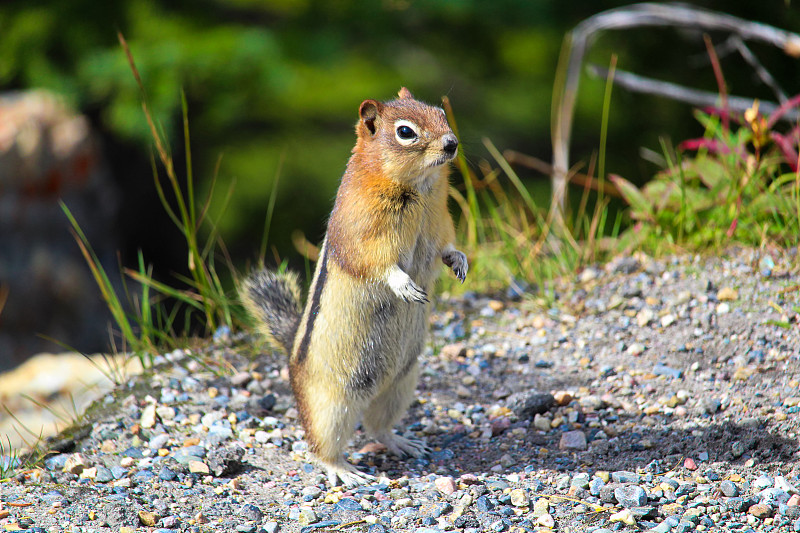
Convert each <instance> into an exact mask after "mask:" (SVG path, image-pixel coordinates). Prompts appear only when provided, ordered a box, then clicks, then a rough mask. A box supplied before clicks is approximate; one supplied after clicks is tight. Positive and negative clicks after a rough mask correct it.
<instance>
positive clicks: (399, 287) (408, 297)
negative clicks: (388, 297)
mask: <svg viewBox="0 0 800 533" xmlns="http://www.w3.org/2000/svg"><path fill="white" fill-rule="evenodd" d="M387 281H388V283H389V287H390V288H391V289H392V292H394V293H395V295H396V296H397V297H398V298H400V299H401V300H403V301H404V302H415V303H420V304H421V303H428V301H429V300H428V295H427V293H426V292H425V291H424V290H422V289H421V288H420V287H419V286H418V285H417V284H416V283H414V280H412V279H411V277H409V275H408V274H406V273H405V272H403V271H402V270H400V269H399V268H398V269H396V270H394V271H393V272H392V273H391V274H390V275H389V277H388V278H387Z"/></svg>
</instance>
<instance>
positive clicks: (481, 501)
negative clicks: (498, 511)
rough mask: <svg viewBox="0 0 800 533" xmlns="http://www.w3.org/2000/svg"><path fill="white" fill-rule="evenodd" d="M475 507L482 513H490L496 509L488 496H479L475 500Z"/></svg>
mask: <svg viewBox="0 0 800 533" xmlns="http://www.w3.org/2000/svg"><path fill="white" fill-rule="evenodd" d="M475 508H476V509H478V511H480V512H481V513H488V512H489V511H491V510H492V509H494V504H493V503H492V502H491V500H489V498H487V497H486V496H478V498H477V499H476V500H475Z"/></svg>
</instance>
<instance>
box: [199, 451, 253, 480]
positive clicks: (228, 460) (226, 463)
mask: <svg viewBox="0 0 800 533" xmlns="http://www.w3.org/2000/svg"><path fill="white" fill-rule="evenodd" d="M243 457H244V448H241V447H240V446H229V447H227V448H222V449H219V450H217V449H215V450H212V451H211V453H209V454H208V461H207V463H208V468H209V470H211V473H212V474H214V475H215V476H217V477H221V476H229V475H231V474H235V473H236V472H238V471H239V470H241V469H242V458H243Z"/></svg>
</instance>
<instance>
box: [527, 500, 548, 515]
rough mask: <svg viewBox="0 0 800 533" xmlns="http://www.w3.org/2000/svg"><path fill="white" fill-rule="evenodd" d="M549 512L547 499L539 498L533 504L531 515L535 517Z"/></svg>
mask: <svg viewBox="0 0 800 533" xmlns="http://www.w3.org/2000/svg"><path fill="white" fill-rule="evenodd" d="M549 511H550V501H549V500H548V499H547V498H539V499H538V500H536V501H535V502H534V503H533V511H532V513H531V514H533V516H535V517H539V516H542V515H543V514H546V513H548V512H549Z"/></svg>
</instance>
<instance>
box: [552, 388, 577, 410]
mask: <svg viewBox="0 0 800 533" xmlns="http://www.w3.org/2000/svg"><path fill="white" fill-rule="evenodd" d="M553 399H554V400H555V401H556V403H557V404H558V405H560V406H562V407H563V406H565V405H569V403H570V402H571V401H572V394H570V393H569V392H568V391H564V390H562V391H557V392H554V393H553Z"/></svg>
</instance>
